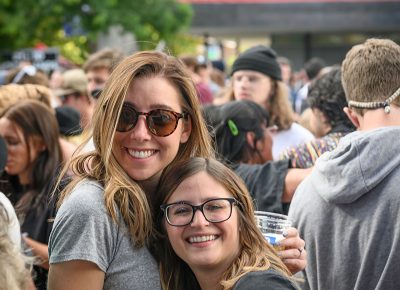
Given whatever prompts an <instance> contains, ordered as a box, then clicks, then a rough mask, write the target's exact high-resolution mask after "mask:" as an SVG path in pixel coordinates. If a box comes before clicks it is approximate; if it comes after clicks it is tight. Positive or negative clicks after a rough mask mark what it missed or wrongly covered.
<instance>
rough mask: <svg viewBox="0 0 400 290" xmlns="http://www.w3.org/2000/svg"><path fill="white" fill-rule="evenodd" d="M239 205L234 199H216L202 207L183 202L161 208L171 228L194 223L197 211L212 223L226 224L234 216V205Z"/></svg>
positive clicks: (164, 205) (201, 205)
mask: <svg viewBox="0 0 400 290" xmlns="http://www.w3.org/2000/svg"><path fill="white" fill-rule="evenodd" d="M238 204H239V203H238V201H237V200H236V199H234V198H214V199H210V200H207V201H206V202H204V203H203V204H200V205H191V204H189V203H187V202H185V201H181V202H176V203H170V204H163V205H161V206H160V208H161V210H162V211H163V212H164V214H165V217H166V219H167V222H168V223H169V224H170V225H171V226H175V227H183V226H187V225H188V224H191V223H192V222H193V218H194V214H195V213H196V210H199V211H201V212H202V213H203V216H204V218H205V219H206V220H207V221H209V222H211V223H221V222H224V221H226V220H228V219H229V218H230V217H231V215H232V205H238Z"/></svg>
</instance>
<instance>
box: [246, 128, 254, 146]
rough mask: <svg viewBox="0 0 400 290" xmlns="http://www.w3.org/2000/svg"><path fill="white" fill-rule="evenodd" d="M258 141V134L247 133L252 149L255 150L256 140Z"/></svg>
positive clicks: (247, 139) (248, 142)
mask: <svg viewBox="0 0 400 290" xmlns="http://www.w3.org/2000/svg"><path fill="white" fill-rule="evenodd" d="M255 139H256V134H255V133H254V132H246V141H247V144H248V145H249V146H250V148H253V149H255V148H254V140H255Z"/></svg>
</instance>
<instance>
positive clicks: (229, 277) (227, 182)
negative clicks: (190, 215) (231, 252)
mask: <svg viewBox="0 0 400 290" xmlns="http://www.w3.org/2000/svg"><path fill="white" fill-rule="evenodd" d="M199 172H206V173H207V174H208V175H209V176H210V177H212V178H213V179H215V180H216V181H217V182H218V183H220V184H221V185H222V186H223V187H224V188H225V189H226V190H227V191H228V192H229V193H231V194H232V197H234V198H235V199H236V200H237V201H238V202H239V205H238V207H237V209H238V213H239V214H238V217H239V227H240V229H239V245H240V248H241V249H240V253H239V255H238V257H237V258H236V259H235V261H234V262H233V263H232V265H230V266H229V267H228V269H226V271H225V272H224V273H223V275H222V277H221V285H222V286H223V289H231V288H232V287H233V286H234V284H235V283H236V282H237V280H238V279H240V278H241V277H242V276H243V275H245V274H246V273H248V272H252V271H263V270H267V269H269V268H272V269H274V270H276V271H278V272H279V273H281V274H282V275H284V276H286V277H289V276H291V273H290V272H289V270H288V269H287V268H286V266H285V265H284V264H283V262H282V261H281V259H280V258H279V257H278V255H277V254H276V252H275V250H274V249H273V248H272V247H271V246H270V245H269V244H268V242H267V241H266V240H265V239H264V237H263V236H262V234H261V232H260V231H259V230H258V229H257V226H256V223H255V220H254V207H253V202H252V199H251V197H250V194H249V192H248V191H247V189H246V186H245V184H244V183H243V181H242V180H241V179H240V178H239V177H238V176H237V175H236V174H235V173H234V172H233V171H232V170H230V169H229V168H227V167H226V166H224V165H223V164H222V163H220V162H218V161H216V160H214V159H208V158H191V159H189V160H185V161H182V162H179V163H177V164H175V166H174V167H170V168H169V169H168V170H166V171H165V172H164V174H163V175H162V177H161V180H160V184H159V188H158V192H157V200H156V201H155V205H154V208H155V209H156V210H157V209H158V211H157V214H156V216H155V227H156V231H155V234H154V237H153V238H154V239H155V241H154V242H153V243H152V245H153V246H154V247H155V249H154V253H155V256H156V258H157V259H158V260H159V266H160V267H159V268H160V277H161V284H162V287H163V289H170V290H171V289H174V290H178V289H179V290H180V289H200V286H199V284H198V282H197V280H196V277H195V276H194V274H193V272H192V270H191V269H190V267H189V266H188V265H187V264H186V263H185V262H184V261H183V260H181V259H180V258H179V257H178V256H177V255H176V254H175V252H174V250H173V248H172V246H171V244H170V242H169V240H168V236H167V234H166V229H165V224H166V221H165V218H164V214H163V212H162V211H161V210H160V209H159V208H160V205H161V204H163V203H166V202H167V201H168V199H169V198H170V197H171V196H172V195H173V193H174V192H175V190H176V189H177V187H178V186H179V185H180V184H181V183H182V182H183V181H184V180H185V179H187V178H189V177H191V176H193V175H195V174H197V173H199ZM209 190H211V191H212V189H211V188H210V189H209Z"/></svg>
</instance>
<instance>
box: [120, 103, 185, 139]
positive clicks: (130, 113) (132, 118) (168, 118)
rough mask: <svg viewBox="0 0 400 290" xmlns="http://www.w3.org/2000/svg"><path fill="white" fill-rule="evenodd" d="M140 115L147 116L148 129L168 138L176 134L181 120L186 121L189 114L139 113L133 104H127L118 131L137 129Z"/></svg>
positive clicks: (159, 110)
mask: <svg viewBox="0 0 400 290" xmlns="http://www.w3.org/2000/svg"><path fill="white" fill-rule="evenodd" d="M140 115H143V116H145V118H146V126H147V128H148V129H149V131H150V132H151V133H152V134H153V135H155V136H158V137H166V136H169V135H171V134H172V133H174V131H175V129H176V127H177V126H178V121H179V119H182V118H184V119H186V118H187V116H188V114H187V113H177V112H174V111H171V110H167V109H155V110H151V111H149V112H147V113H144V112H138V111H136V110H135V108H134V107H133V106H132V105H131V104H128V103H125V104H124V105H123V106H122V110H121V114H120V116H119V120H118V124H117V131H118V132H128V131H130V130H132V129H133V128H135V126H136V124H137V122H138V120H139V116H140Z"/></svg>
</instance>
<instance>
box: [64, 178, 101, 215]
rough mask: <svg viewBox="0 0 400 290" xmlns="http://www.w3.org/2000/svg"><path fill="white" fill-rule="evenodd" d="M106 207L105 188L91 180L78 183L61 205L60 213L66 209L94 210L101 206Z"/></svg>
mask: <svg viewBox="0 0 400 290" xmlns="http://www.w3.org/2000/svg"><path fill="white" fill-rule="evenodd" d="M102 204H103V205H104V188H103V187H102V186H101V185H100V183H98V182H96V181H91V180H83V181H81V182H80V183H78V184H77V185H76V186H75V187H74V188H73V189H72V191H71V193H70V195H69V196H67V197H66V198H65V200H64V202H63V203H62V204H61V207H60V212H63V211H64V209H65V208H67V209H71V208H73V209H75V210H84V211H85V210H91V209H92V210H94V209H98V208H99V205H102Z"/></svg>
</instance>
